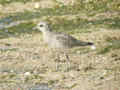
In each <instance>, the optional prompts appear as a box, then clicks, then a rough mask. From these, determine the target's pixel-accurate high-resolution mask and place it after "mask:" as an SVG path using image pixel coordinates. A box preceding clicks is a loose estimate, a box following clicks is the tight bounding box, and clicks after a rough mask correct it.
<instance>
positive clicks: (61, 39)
mask: <svg viewBox="0 0 120 90" xmlns="http://www.w3.org/2000/svg"><path fill="white" fill-rule="evenodd" d="M36 28H37V29H38V30H39V31H41V32H42V34H43V41H44V42H45V43H46V44H48V46H49V47H51V48H58V49H68V48H73V47H78V46H91V45H93V43H92V42H84V41H81V40H78V39H76V38H75V37H73V36H71V35H69V34H66V33H63V32H54V31H53V30H52V29H51V27H50V26H49V24H48V23H47V22H43V21H41V22H39V23H38V24H37V26H36Z"/></svg>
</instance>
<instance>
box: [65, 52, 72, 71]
mask: <svg viewBox="0 0 120 90" xmlns="http://www.w3.org/2000/svg"><path fill="white" fill-rule="evenodd" d="M64 56H65V58H66V63H67V67H66V70H67V71H68V70H69V69H70V66H71V65H70V58H69V56H68V54H67V53H65V52H64Z"/></svg>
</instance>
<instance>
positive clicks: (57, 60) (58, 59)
mask: <svg viewBox="0 0 120 90" xmlns="http://www.w3.org/2000/svg"><path fill="white" fill-rule="evenodd" d="M59 61H60V56H59V54H58V53H57V58H56V71H58V70H59Z"/></svg>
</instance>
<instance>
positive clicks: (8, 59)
mask: <svg viewBox="0 0 120 90" xmlns="http://www.w3.org/2000/svg"><path fill="white" fill-rule="evenodd" d="M29 3H31V2H29ZM29 3H26V4H24V5H22V4H21V5H20V6H21V7H22V8H23V9H19V8H18V7H17V6H15V8H16V11H15V10H14V9H15V8H13V7H11V5H13V4H14V3H11V4H10V6H7V7H8V8H9V7H10V8H9V9H11V8H12V9H11V11H10V12H7V11H6V10H8V9H5V8H7V7H5V8H4V11H3V10H2V9H1V10H0V11H2V13H3V14H5V13H8V14H9V13H11V12H21V11H23V10H25V9H26V7H27V8H30V7H28V6H27V5H28V4H29ZM44 3H45V2H44ZM50 3H52V2H50ZM32 4H34V3H32ZM32 4H31V5H32ZM42 5H44V4H42ZM50 5H51V6H52V4H50ZM55 5H56V4H55ZM18 6H19V5H18ZM53 6H54V5H53ZM32 8H33V7H32ZM17 9H18V10H20V11H17ZM31 10H32V9H31ZM79 15H80V14H79ZM79 15H62V16H61V15H58V16H51V17H47V16H43V17H40V18H37V19H38V20H41V19H43V20H44V18H45V20H47V19H48V21H49V22H51V24H52V26H54V29H57V28H61V29H63V30H61V29H59V30H61V31H65V29H70V30H71V31H68V33H70V34H72V35H73V36H74V37H76V38H77V39H80V40H83V41H92V42H94V43H95V46H96V49H95V50H92V49H91V47H76V48H72V49H69V50H67V51H66V53H67V55H68V56H69V59H70V65H71V66H70V68H68V67H67V65H68V64H67V62H66V61H67V59H66V57H65V56H64V54H63V52H65V51H64V50H55V49H51V48H49V47H48V46H47V45H46V44H44V43H43V40H42V34H41V33H38V32H37V33H36V32H31V33H22V34H20V35H18V36H16V37H4V38H2V39H0V90H14V89H19V88H20V90H22V89H23V90H27V89H28V87H31V86H32V85H36V84H41V83H48V86H49V87H52V88H53V89H55V90H119V89H120V55H119V53H120V50H119V47H117V48H116V46H114V42H113V41H114V40H117V41H119V40H120V30H119V28H117V29H115V30H114V28H111V29H110V28H105V27H100V26H99V25H100V24H99V23H98V24H90V27H89V26H88V27H89V28H86V27H85V28H81V27H79V28H78V29H77V30H76V28H75V27H74V26H73V27H74V28H66V27H70V25H71V26H72V25H74V24H77V23H78V22H77V20H78V21H79V19H78V18H80V20H81V22H83V23H79V24H81V25H83V26H84V24H87V23H86V22H88V23H89V21H91V20H93V21H94V20H98V21H99V20H100V19H101V17H104V18H105V17H106V18H107V15H110V14H108V13H107V15H106V14H105V13H104V14H103V15H100V14H99V15H96V16H89V17H87V16H85V14H82V15H81V16H79ZM117 15H118V14H117ZM114 16H115V15H113V14H112V15H110V16H109V18H111V17H114ZM66 17H67V19H66ZM82 17H83V19H85V20H86V21H85V23H84V20H83V19H81V18H82ZM109 18H108V19H109ZM102 19H103V18H102ZM34 20H35V19H31V21H34ZM38 20H37V21H38ZM64 20H65V22H64V23H66V27H64V24H63V21H64ZM69 20H70V23H69ZM82 20H83V21H82ZM87 20H88V21H87ZM25 21H28V22H29V20H25ZM31 21H30V22H31ZM72 21H73V22H74V23H73V22H72ZM91 22H92V21H91ZM100 22H101V21H100ZM26 23H27V22H25V23H23V24H22V25H23V26H22V25H20V26H18V27H12V28H8V29H9V31H10V30H16V29H17V30H18V31H19V30H20V29H23V28H24V27H26V28H27V30H28V29H30V28H31V26H30V27H27V26H28V25H30V24H29V23H27V26H25V25H26ZM93 23H96V22H93ZM105 23H107V25H109V24H108V23H109V22H107V21H106V22H105ZM24 24H25V25H24ZM60 24H61V26H60ZM67 25H68V26H67ZM117 25H118V24H117ZM62 26H63V28H62ZM101 26H102V25H101ZM73 29H75V30H73ZM82 29H83V31H80V30H82ZM84 29H86V30H88V31H85V30H84ZM23 32H25V31H24V30H23ZM65 32H67V31H65ZM77 32H78V33H77ZM80 32H81V33H80ZM17 33H18V34H19V32H17ZM1 35H2V34H1ZM110 45H111V47H110V49H109V48H108V49H109V51H107V53H104V52H106V49H105V48H107V47H108V46H110ZM115 45H116V44H115ZM117 46H118V45H117ZM58 55H59V57H58ZM57 66H58V68H57Z"/></svg>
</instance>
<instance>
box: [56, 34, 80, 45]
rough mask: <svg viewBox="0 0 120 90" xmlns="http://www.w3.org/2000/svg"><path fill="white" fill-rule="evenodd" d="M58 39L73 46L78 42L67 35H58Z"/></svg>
mask: <svg viewBox="0 0 120 90" xmlns="http://www.w3.org/2000/svg"><path fill="white" fill-rule="evenodd" d="M56 39H57V40H59V41H61V42H63V43H64V44H69V45H73V44H75V43H77V42H78V40H77V39H76V38H74V37H72V36H70V35H68V34H65V33H57V34H56Z"/></svg>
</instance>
